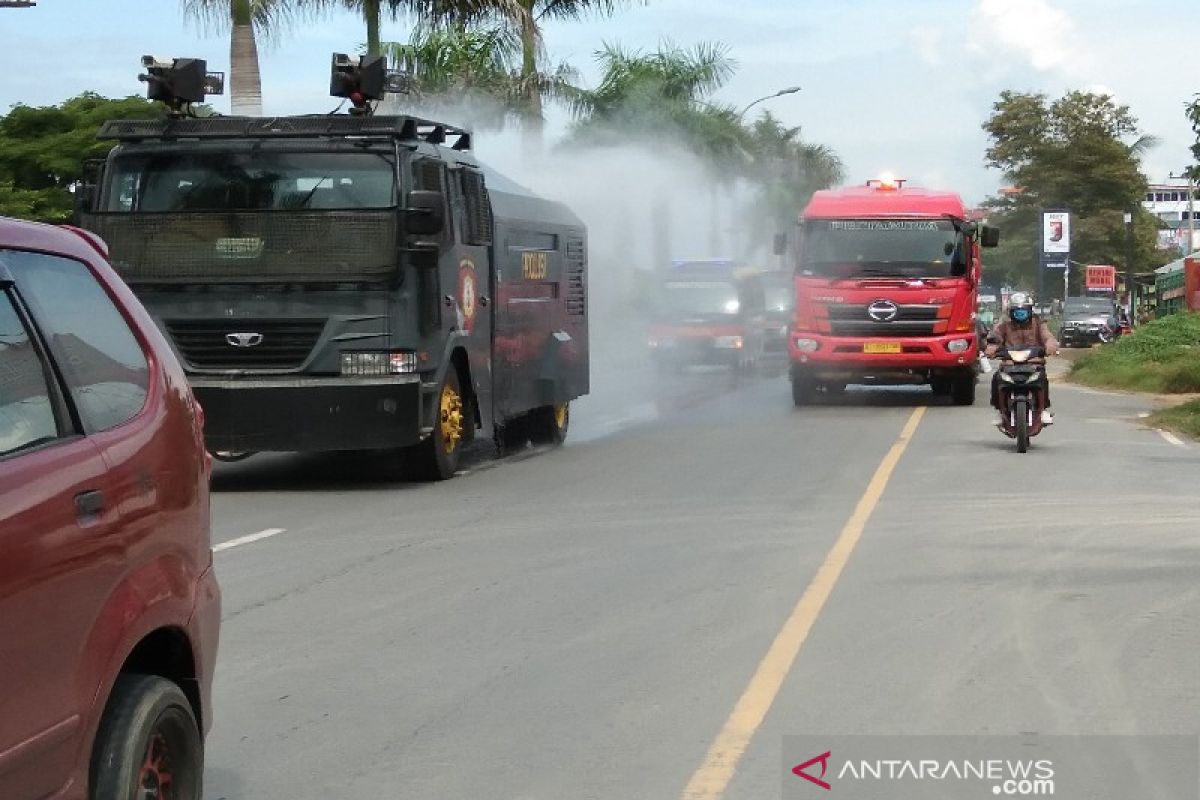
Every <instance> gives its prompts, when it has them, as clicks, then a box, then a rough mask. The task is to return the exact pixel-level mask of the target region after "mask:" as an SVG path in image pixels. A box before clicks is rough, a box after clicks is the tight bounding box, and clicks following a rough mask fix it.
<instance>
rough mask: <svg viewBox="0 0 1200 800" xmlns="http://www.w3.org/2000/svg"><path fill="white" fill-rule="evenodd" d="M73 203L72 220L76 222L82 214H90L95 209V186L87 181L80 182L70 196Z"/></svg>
mask: <svg viewBox="0 0 1200 800" xmlns="http://www.w3.org/2000/svg"><path fill="white" fill-rule="evenodd" d="M72 202H73V205H74V208H73V212H74V215H73V220H74V221H75V222H76V223H78V222H79V220H80V218H81V217H82V216H83V215H84V214H90V213H91V212H92V211H93V210H95V205H96V187H95V186H93V185H92V184H89V183H80V184H78V185H77V186H76V187H75V194H74V197H73V198H72Z"/></svg>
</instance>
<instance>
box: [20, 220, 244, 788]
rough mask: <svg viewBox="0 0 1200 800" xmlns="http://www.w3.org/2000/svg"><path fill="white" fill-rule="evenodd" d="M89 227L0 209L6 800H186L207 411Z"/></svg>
mask: <svg viewBox="0 0 1200 800" xmlns="http://www.w3.org/2000/svg"><path fill="white" fill-rule="evenodd" d="M106 260H107V256H106V253H105V247H104V244H103V242H101V241H100V240H99V239H97V238H95V237H94V236H93V235H92V234H90V233H87V232H85V231H81V230H76V229H71V228H56V227H51V226H47V225H37V224H33V223H28V222H18V221H16V220H11V219H4V218H0V798H3V800H26V798H30V799H32V798H47V797H52V798H79V799H80V800H83V799H84V798H90V799H91V800H133V798H138V800H141V799H142V798H180V799H181V800H198V798H199V797H200V791H201V790H200V787H201V779H202V771H203V760H204V759H203V752H204V748H203V742H204V734H205V733H206V732H207V730H208V727H209V725H210V722H211V718H210V708H211V706H210V702H209V692H210V687H211V686H212V674H213V664H214V662H215V660H216V654H217V632H218V627H219V623H220V592H219V590H218V588H217V582H216V579H215V578H214V576H213V570H212V549H211V543H210V540H209V498H208V482H209V473H210V469H211V467H210V462H209V461H208V456H207V455H206V453H205V451H204V443H203V436H202V430H201V427H202V417H201V411H200V409H199V407H198V406H197V405H196V403H195V400H194V399H193V398H192V394H191V391H190V390H189V388H188V384H187V380H186V379H185V377H184V374H183V371H182V369H180V367H179V365H178V363H176V361H175V358H174V357H173V356H172V354H171V350H170V348H169V347H168V345H167V343H166V342H165V341H164V340H163V338H162V336H161V335H160V333H159V331H158V329H157V328H156V327H155V325H154V323H153V322H152V321H151V319H150V317H149V316H148V315H147V314H146V312H145V311H144V310H143V309H142V307H141V305H140V304H139V303H138V301H137V300H135V299H134V296H133V294H132V293H131V292H130V291H129V290H128V289H127V288H126V287H125V285H124V284H122V283H121V281H120V279H119V278H118V277H117V276H116V274H115V273H114V272H113V271H112V269H111V268H110V267H109V266H108V264H107V263H106Z"/></svg>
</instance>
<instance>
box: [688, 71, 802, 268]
mask: <svg viewBox="0 0 1200 800" xmlns="http://www.w3.org/2000/svg"><path fill="white" fill-rule="evenodd" d="M798 91H800V87H799V86H788V87H786V88H783V89H780V90H779V91H777V92H773V93H771V94H768V95H763V96H762V97H760V98H758V99H757V100H755V101H754V102H753V103H751V104H750V105H748V106H746V107H745V108H743V109H742V110H741V111H739V112H738V113H737V121H738V125H741V124H742V119H743V118H744V117H745V116H746V112H747V111H749V110H750V109H752V108H754V107H755V106H756V105H758V104H759V103H762V102H765V101H767V100H772V99H774V98H776V97H783V96H784V95H785V94H795V93H796V92H798ZM693 102H696V103H699V104H700V105H702V106H707V107H708V108H714V109H715V107H714V106H713V105H712V104H710V103H706V102H704V101H703V100H695V101H693ZM710 192H711V196H710V201H711V202H710V206H711V208H710V213H711V214H712V221H711V224H710V225H709V232H708V247H709V250H710V251H712V255H714V256H715V255H717V251H718V250H719V249H720V248H721V231H720V222H721V203H720V194H719V191H718V186H717V183H716V181H713V182H712V186H711V189H710Z"/></svg>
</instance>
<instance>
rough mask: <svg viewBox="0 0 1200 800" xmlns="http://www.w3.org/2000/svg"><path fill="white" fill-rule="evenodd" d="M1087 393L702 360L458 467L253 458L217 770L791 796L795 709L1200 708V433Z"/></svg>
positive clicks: (471, 790) (219, 512) (224, 473)
mask: <svg viewBox="0 0 1200 800" xmlns="http://www.w3.org/2000/svg"><path fill="white" fill-rule="evenodd" d="M982 388H983V387H981V395H983V392H982ZM1054 392H1055V394H1054V398H1055V405H1056V408H1057V410H1058V412H1059V414H1058V424H1056V425H1055V426H1054V427H1053V428H1052V429H1050V430H1049V431H1047V432H1046V433H1044V434H1043V435H1042V436H1040V437H1038V438H1036V439H1035V440H1034V444H1033V448H1032V450H1031V452H1030V453H1028V454H1026V455H1018V454H1017V453H1016V452H1015V449H1014V447H1013V445H1012V442H1011V441H1009V440H1007V439H1005V438H1003V437H1002V436H1001V435H999V434H998V433H997V432H996V431H995V430H994V429H992V428H990V427H989V426H988V414H989V411H988V409H987V408H986V402H981V404H980V405H979V406H976V407H973V408H957V407H952V406H948V405H945V404H943V403H942V402H941V401H938V400H934V399H933V398H932V397H931V396H930V395H928V394H927V393H925V392H924V391H921V390H907V391H851V392H850V393H848V394H847V395H846V396H845V397H844V398H842V399H838V400H837V401H836V402H830V403H826V404H822V405H819V406H816V407H811V408H806V409H801V410H797V409H794V408H793V407H792V404H791V399H790V396H789V390H788V386H787V383H786V381H785V380H783V379H782V378H774V379H763V380H760V381H757V382H753V383H750V384H747V385H741V386H733V385H731V384H730V383H729V382H728V380H727V379H726V378H725V376H723V375H721V374H719V373H703V374H693V375H687V376H683V377H682V378H679V379H676V382H675V383H673V384H670V385H661V386H657V387H656V386H655V385H653V384H652V383H650V382H649V381H648V379H647V378H645V377H644V376H643V377H642V378H638V379H634V378H632V377H630V378H629V379H628V380H626V381H624V382H610V383H609V384H608V385H606V386H605V387H603V388H601V387H597V394H596V396H595V397H593V398H589V399H587V400H585V401H583V402H581V403H580V404H578V405H577V406H576V407H575V409H574V418H573V423H572V424H573V428H574V430H573V433H572V439H571V441H570V442H569V443H568V445H567V446H565V447H563V448H561V449H559V450H555V451H546V452H532V451H530V452H528V453H525V454H523V455H521V456H519V457H515V458H510V459H506V460H504V461H502V462H496V461H494V460H489V459H487V458H486V457H483V456H477V457H476V458H474V459H472V461H471V464H470V466H469V467H468V469H467V474H464V475H461V476H459V477H458V478H456V479H455V480H453V481H450V482H447V483H444V484H438V485H420V484H413V485H391V484H386V483H380V482H376V481H375V480H374V478H373V476H372V475H371V474H370V473H369V471H367V470H364V469H363V468H362V467H361V466H360V465H358V464H355V463H352V462H348V461H346V460H344V459H335V458H300V457H283V456H278V457H275V456H263V457H260V458H256V459H252V460H250V461H247V462H245V463H243V464H239V465H232V466H222V467H221V468H220V469H219V470H218V475H217V479H216V483H215V487H216V492H215V494H214V499H213V512H214V525H215V540H216V541H217V542H221V543H224V545H223V548H222V549H221V550H220V552H218V553H217V554H216V556H215V557H216V560H217V566H218V570H219V574H220V578H221V582H222V586H223V589H224V597H225V612H224V624H223V629H222V641H221V651H220V658H219V663H218V673H217V677H216V685H215V714H216V718H215V728H214V730H213V733H212V735H211V737H210V738H209V743H208V755H207V759H208V769H207V774H206V781H207V793H206V797H208V798H213V799H216V798H225V799H227V800H234V799H235V798H236V799H237V800H241V799H242V798H254V799H255V800H259V799H262V798H265V799H268V800H269V799H271V798H279V799H280V800H283V799H284V798H286V799H287V800H298V799H299V798H314V800H317V799H319V800H330V799H331V798H332V799H336V800H343V799H345V800H357V798H438V799H439V800H443V799H444V800H452V799H457V798H463V799H464V800H466V799H467V798H472V799H473V798H483V797H488V798H511V799H512V800H561V799H562V798H615V799H618V800H635V799H637V798H653V799H654V800H662V799H663V798H667V799H668V800H672V799H674V798H682V797H684V796H685V790H686V796H687V797H688V798H715V797H729V798H770V797H778V796H779V791H780V787H779V766H780V748H781V738H782V737H783V736H785V735H788V734H794V733H814V732H829V733H1018V732H1039V733H1101V734H1102V733H1195V732H1196V719H1197V712H1200V671H1198V670H1197V669H1196V664H1197V657H1198V654H1200V619H1198V617H1200V583H1198V582H1197V580H1196V575H1197V574H1198V569H1200V557H1198V555H1197V554H1198V553H1200V524H1198V523H1200V512H1198V511H1197V507H1196V501H1195V496H1196V494H1195V492H1196V488H1195V487H1196V486H1197V485H1200V447H1197V446H1195V445H1191V444H1185V443H1182V442H1178V441H1177V440H1176V441H1174V442H1173V441H1169V440H1168V439H1167V438H1165V437H1164V436H1163V435H1160V434H1159V433H1158V432H1157V431H1154V430H1150V429H1147V428H1145V427H1143V426H1142V425H1141V424H1140V423H1139V421H1138V416H1139V414H1142V413H1144V412H1145V411H1147V410H1148V404H1147V403H1146V402H1144V401H1142V400H1140V399H1138V398H1135V397H1130V396H1124V395H1109V394H1102V393H1098V392H1094V391H1089V390H1083V389H1078V388H1071V387H1066V386H1062V385H1061V384H1056V385H1055V389H1054ZM914 426H915V427H914ZM902 433H908V434H911V435H902ZM881 464H882V465H883V468H882V469H881ZM889 465H890V469H889ZM256 534H260V536H259V537H258V538H254V536H255V535H256ZM246 537H249V538H246ZM802 598H804V599H803V600H802ZM764 676H765V677H764ZM735 707H737V709H738V711H736V712H735ZM743 750H744V752H743Z"/></svg>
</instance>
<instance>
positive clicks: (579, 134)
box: [569, 41, 749, 175]
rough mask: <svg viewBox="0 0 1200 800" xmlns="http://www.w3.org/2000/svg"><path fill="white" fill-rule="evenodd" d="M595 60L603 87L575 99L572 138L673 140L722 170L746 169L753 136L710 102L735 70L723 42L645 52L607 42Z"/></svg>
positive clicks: (572, 99)
mask: <svg viewBox="0 0 1200 800" xmlns="http://www.w3.org/2000/svg"><path fill="white" fill-rule="evenodd" d="M596 60H597V62H598V63H599V65H600V69H601V78H600V82H599V84H598V85H597V86H596V88H594V89H585V90H579V91H577V92H575V93H573V94H572V95H571V96H570V98H569V99H570V103H571V106H572V110H573V112H574V113H575V115H576V122H575V123H574V125H573V126H572V130H571V133H570V136H569V141H571V142H573V143H582V144H616V143H620V142H627V141H629V140H630V139H634V138H638V137H648V138H651V139H655V138H659V137H663V136H669V137H670V138H671V140H672V141H674V142H676V143H678V144H681V145H682V146H684V147H686V148H688V149H690V150H691V151H692V152H695V153H697V154H698V155H700V156H701V157H702V158H704V159H705V160H706V161H707V162H708V163H709V164H710V166H712V168H713V169H714V171H716V172H719V173H721V174H723V175H735V174H741V173H742V172H743V170H744V168H745V166H746V164H747V163H748V159H747V150H746V146H745V145H746V144H747V142H748V140H749V134H748V132H747V130H746V129H745V127H744V126H743V125H742V124H741V118H740V117H739V116H738V114H737V112H736V111H735V110H734V109H732V108H730V107H728V106H722V105H717V104H713V103H710V102H708V100H707V98H708V97H709V96H710V95H711V94H712V93H713V92H715V91H716V90H717V89H719V88H721V86H723V85H724V84H725V82H726V81H727V80H728V79H729V78H730V77H731V76H732V75H733V72H734V69H735V68H736V62H735V61H734V60H733V59H732V58H730V57H729V54H728V49H727V48H726V47H725V46H724V45H722V44H719V43H705V44H699V45H696V46H695V47H693V48H692V49H690V50H689V49H685V48H682V47H680V46H678V45H676V44H674V43H672V42H669V41H666V42H663V43H662V44H661V45H660V46H659V48H658V50H656V51H653V52H649V53H646V52H642V51H627V50H625V49H623V48H621V47H620V46H619V45H614V44H605V45H604V49H602V50H600V51H599V52H598V53H597V54H596Z"/></svg>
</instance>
